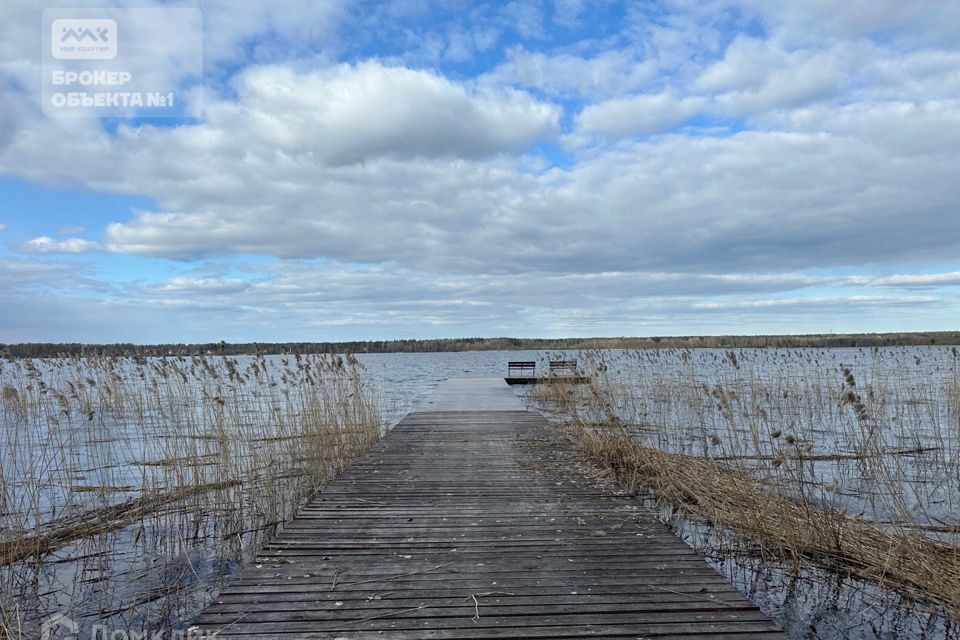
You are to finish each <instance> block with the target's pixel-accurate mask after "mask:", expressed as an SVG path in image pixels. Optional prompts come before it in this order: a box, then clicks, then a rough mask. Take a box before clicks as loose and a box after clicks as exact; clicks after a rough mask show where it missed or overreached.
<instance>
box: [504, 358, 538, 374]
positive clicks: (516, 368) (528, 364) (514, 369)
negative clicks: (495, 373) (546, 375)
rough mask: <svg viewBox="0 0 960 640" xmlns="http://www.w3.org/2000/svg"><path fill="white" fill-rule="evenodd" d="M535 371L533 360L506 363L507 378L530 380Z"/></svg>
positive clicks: (535, 366)
mask: <svg viewBox="0 0 960 640" xmlns="http://www.w3.org/2000/svg"><path fill="white" fill-rule="evenodd" d="M536 370H537V363H536V362H535V361H533V360H512V361H510V362H508V363H507V377H508V378H532V377H533V376H534V373H535V372H536Z"/></svg>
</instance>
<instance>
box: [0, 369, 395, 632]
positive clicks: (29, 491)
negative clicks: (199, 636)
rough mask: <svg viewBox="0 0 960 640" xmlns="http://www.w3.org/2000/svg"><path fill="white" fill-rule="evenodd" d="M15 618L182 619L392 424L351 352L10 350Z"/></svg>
mask: <svg viewBox="0 0 960 640" xmlns="http://www.w3.org/2000/svg"><path fill="white" fill-rule="evenodd" d="M0 386H2V398H0V428H2V430H3V433H2V438H0V635H4V634H5V635H6V636H8V637H32V636H34V635H35V634H36V631H37V624H38V622H39V620H41V619H42V618H43V617H44V616H47V615H50V614H51V613H55V612H57V611H66V612H69V614H70V615H71V617H74V618H77V619H83V620H87V621H90V620H93V621H95V622H97V623H103V624H113V625H114V626H115V627H116V628H122V629H132V630H138V629H139V630H151V631H155V630H159V629H169V628H177V627H178V626H179V625H182V624H183V622H184V620H185V619H186V618H189V617H190V615H192V613H193V612H194V611H196V610H197V609H198V608H199V607H201V606H202V605H203V603H204V602H206V601H207V600H209V598H210V597H211V595H212V594H213V593H214V592H215V591H216V589H217V586H218V585H219V584H220V583H221V581H222V579H223V578H224V576H225V575H227V574H229V573H230V572H231V571H233V570H235V568H236V567H237V566H238V563H239V562H240V561H242V560H243V559H244V558H249V557H250V556H251V555H252V553H254V552H255V551H256V549H257V547H258V546H259V545H260V544H261V543H262V542H263V541H264V540H265V539H267V538H268V537H269V535H270V534H271V532H272V531H274V530H275V529H276V528H277V527H278V526H281V525H282V523H283V522H284V521H285V520H287V519H289V518H290V517H291V516H292V515H293V514H294V512H295V511H296V509H297V508H298V507H299V505H301V504H302V503H303V501H304V500H305V499H306V498H307V497H308V496H310V495H311V494H313V493H314V492H316V491H317V489H319V488H320V487H321V486H322V485H323V483H325V482H326V481H327V480H328V479H330V478H332V477H334V476H335V475H336V474H337V473H339V472H340V471H341V470H342V469H343V468H344V467H345V466H346V465H347V464H349V462H350V460H352V459H353V458H354V457H356V456H357V455H359V453H361V452H362V451H363V450H365V449H366V448H367V447H368V446H369V445H370V444H371V443H372V442H374V441H375V440H377V439H378V438H379V437H380V435H381V431H382V420H381V417H380V413H379V409H378V407H377V406H376V404H375V403H374V401H373V400H372V396H371V394H370V392H369V391H368V389H367V388H366V387H365V386H364V384H363V382H362V379H361V376H360V364H359V363H358V362H357V361H356V360H355V359H354V358H352V357H349V356H348V357H329V356H310V357H301V356H291V357H271V358H265V357H250V358H229V357H194V358H152V359H143V358H136V359H134V358H108V357H95V358H75V357H73V358H56V359H47V360H28V359H24V360H8V361H4V362H0Z"/></svg>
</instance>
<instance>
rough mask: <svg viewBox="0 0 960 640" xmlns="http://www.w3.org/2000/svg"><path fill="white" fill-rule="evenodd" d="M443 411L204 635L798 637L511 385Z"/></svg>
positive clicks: (279, 539) (204, 623) (384, 451)
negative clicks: (583, 459) (590, 461)
mask: <svg viewBox="0 0 960 640" xmlns="http://www.w3.org/2000/svg"><path fill="white" fill-rule="evenodd" d="M474 392H475V393H474ZM472 393H473V394H474V396H475V397H472V396H471V394H472ZM431 402H432V405H431V404H427V405H426V408H427V409H428V411H420V412H414V413H411V414H410V415H408V416H407V417H406V418H405V419H404V420H403V421H401V423H400V424H399V425H397V427H395V428H394V430H393V431H392V432H391V433H390V434H389V435H388V436H387V437H386V438H384V440H383V441H381V442H380V443H378V444H377V445H375V446H374V447H372V448H371V449H370V451H368V452H367V453H366V454H365V455H364V456H362V457H361V459H360V460H358V461H357V462H356V463H355V464H354V465H353V466H352V467H351V468H350V469H349V470H347V472H345V473H344V474H343V475H342V476H341V477H340V478H339V479H338V480H336V481H334V482H332V483H330V485H328V486H327V487H326V488H325V489H324V491H323V492H322V493H321V494H320V495H318V496H317V497H316V498H315V499H314V500H312V501H311V502H310V504H308V505H307V506H306V507H305V508H304V509H303V510H302V512H301V514H300V516H299V517H298V518H296V519H295V520H294V521H292V522H290V523H288V524H287V526H285V527H284V529H283V531H282V532H281V533H280V534H278V536H276V537H275V538H274V540H272V541H271V542H270V543H269V544H267V545H266V546H265V547H264V548H263V549H262V550H261V552H260V553H259V554H258V555H257V558H256V559H255V560H254V562H252V563H251V564H250V565H248V566H247V567H246V568H245V569H244V570H243V571H242V572H241V574H240V575H238V576H237V577H236V578H235V579H234V580H232V581H231V583H230V584H229V585H228V586H227V587H226V588H225V589H224V590H223V592H222V593H221V594H220V595H219V597H218V598H217V599H216V602H214V603H213V604H212V605H211V606H210V607H208V608H207V609H206V610H205V611H204V612H203V613H202V614H201V615H200V616H199V617H198V618H197V620H196V626H197V627H199V628H200V629H201V630H203V631H207V632H218V634H219V635H220V636H223V637H231V638H251V639H253V638H259V639H260V640H265V639H266V638H277V639H279V638H283V639H285V640H290V639H291V638H300V637H311V638H344V639H346V638H351V639H354V638H355V639H360V638H372V637H376V638H398V639H399V638H418V639H424V640H426V639H429V638H464V639H466V638H574V637H581V638H583V637H610V638H616V637H631V638H637V637H691V636H696V637H728V638H732V637H741V636H743V637H751V638H752V637H756V638H775V637H783V636H782V635H780V634H778V632H777V630H776V627H775V626H774V625H773V623H772V622H771V621H770V620H769V619H768V618H767V617H766V616H764V615H763V614H762V613H760V612H759V611H758V610H757V609H756V607H754V606H753V605H752V604H750V602H749V601H747V600H746V599H745V598H744V597H743V596H742V595H741V594H740V593H739V592H737V591H736V589H734V588H733V587H732V585H730V584H729V583H728V582H727V581H726V580H725V579H724V578H723V577H722V576H720V574H718V573H717V572H716V571H714V570H713V569H712V568H710V566H709V565H707V563H706V562H704V561H703V559H701V558H700V557H699V556H698V555H697V554H696V553H695V552H694V551H693V550H691V549H690V548H689V547H687V546H686V545H685V544H683V542H681V541H680V540H678V539H677V538H676V537H675V536H673V535H672V534H671V533H670V532H669V531H668V530H667V529H666V528H665V527H664V526H663V525H662V524H660V523H659V522H657V521H656V519H655V517H654V515H653V514H652V513H650V512H649V511H647V510H645V509H643V508H641V507H640V506H639V504H638V503H637V502H636V501H635V500H633V499H631V498H630V497H629V496H625V495H624V494H623V492H622V491H618V490H616V489H615V488H611V487H609V486H606V485H604V484H602V483H600V482H598V481H597V480H596V478H594V477H590V476H588V475H584V474H583V472H582V470H580V469H578V468H576V467H578V466H580V464H579V461H578V460H577V456H576V455H575V452H573V451H572V448H571V446H570V444H569V443H568V442H566V441H565V440H564V439H562V438H561V437H559V436H558V435H557V434H556V433H555V432H554V431H553V430H552V429H551V428H550V427H549V426H548V425H547V424H546V421H545V420H544V419H543V418H542V416H539V415H538V414H535V413H532V412H529V411H523V410H521V409H522V405H520V404H519V403H518V400H517V399H516V397H515V396H513V395H512V393H511V392H510V391H509V390H508V389H507V388H506V385H505V384H504V383H503V382H502V381H498V382H497V384H494V383H493V382H491V381H489V380H487V381H483V380H480V381H477V380H458V381H454V382H451V383H450V384H447V385H445V386H444V387H442V388H441V389H440V390H439V391H438V393H437V395H436V396H435V397H434V398H433V400H432V401H431ZM431 407H434V408H439V409H443V410H442V411H429V409H430V408H431ZM498 407H499V408H506V409H509V410H506V411H500V410H496V409H497V408H498Z"/></svg>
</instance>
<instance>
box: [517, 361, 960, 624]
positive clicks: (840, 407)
mask: <svg viewBox="0 0 960 640" xmlns="http://www.w3.org/2000/svg"><path fill="white" fill-rule="evenodd" d="M580 357H581V362H582V363H586V366H587V367H588V368H589V369H591V370H592V371H593V372H594V379H593V383H592V384H590V385H578V386H572V385H542V386H541V387H540V388H538V389H537V390H536V391H535V393H534V397H535V399H536V400H537V401H538V402H540V403H541V405H542V406H543V407H545V408H546V409H547V410H548V411H550V412H553V414H554V416H555V417H556V418H558V419H560V420H562V421H563V422H564V423H565V424H567V425H568V426H569V428H570V429H571V431H572V433H573V435H574V436H575V437H576V439H577V440H578V442H579V443H580V445H581V446H582V447H583V449H584V450H585V451H586V452H587V453H588V454H589V455H590V456H591V458H592V459H594V460H596V461H598V462H600V463H601V464H603V465H604V466H606V467H607V468H608V469H610V470H611V471H613V473H614V474H615V475H616V477H617V478H618V479H619V480H620V481H621V482H623V483H624V484H625V485H627V486H629V487H631V488H633V489H634V490H635V491H636V492H637V493H638V494H640V495H642V496H645V497H646V498H647V499H650V500H652V501H655V503H656V504H657V505H658V506H659V507H660V508H661V513H662V514H663V515H664V518H665V519H667V520H670V521H671V522H672V523H674V524H676V523H677V522H684V521H693V522H696V523H700V526H702V525H707V528H708V529H709V532H710V534H709V535H708V540H707V541H705V542H704V543H703V544H706V545H712V546H713V548H714V549H719V548H721V547H724V546H725V547H726V548H727V549H728V550H730V551H734V552H736V553H743V552H750V553H755V554H759V555H760V556H762V557H766V558H773V559H777V560H778V561H782V560H783V559H786V560H788V561H789V562H788V564H789V563H793V565H794V566H795V567H797V569H798V570H800V568H801V567H802V566H803V565H804V564H805V563H809V562H815V563H817V564H818V565H819V566H821V567H826V568H828V569H830V570H831V571H833V572H835V573H838V574H841V575H846V576H853V577H855V578H859V579H863V580H868V581H870V582H872V583H873V584H876V585H879V586H880V587H881V588H882V589H891V590H894V591H896V592H898V593H900V594H904V595H906V596H907V597H908V598H910V599H913V600H919V601H922V602H925V603H928V604H929V605H931V606H933V607H934V608H935V609H936V610H937V611H940V612H941V614H942V615H944V616H946V617H947V618H948V619H949V618H952V619H954V620H960V547H958V541H960V538H958V531H960V522H958V516H960V512H958V509H957V507H958V506H960V505H958V502H960V455H958V452H960V448H958V440H960V393H958V388H960V387H958V355H957V351H956V350H955V349H950V348H929V349H913V348H911V349H849V350H827V349H801V350H770V351H764V350H738V351H726V352H724V351H700V352H697V351H691V350H681V349H670V350H660V351H634V352H609V351H607V352H602V351H598V352H591V353H587V354H581V356H580Z"/></svg>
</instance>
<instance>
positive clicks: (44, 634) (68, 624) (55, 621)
mask: <svg viewBox="0 0 960 640" xmlns="http://www.w3.org/2000/svg"><path fill="white" fill-rule="evenodd" d="M58 627H65V628H66V629H67V632H68V633H69V634H70V635H71V636H72V637H74V638H75V637H76V636H77V632H78V631H79V630H80V627H79V626H78V625H77V623H76V622H74V621H73V620H71V619H70V618H68V617H67V616H65V615H63V614H62V613H58V614H56V615H53V616H50V617H49V618H47V619H46V620H44V621H43V624H42V625H40V640H51V639H52V638H55V637H56V635H55V634H56V630H57V628H58Z"/></svg>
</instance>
